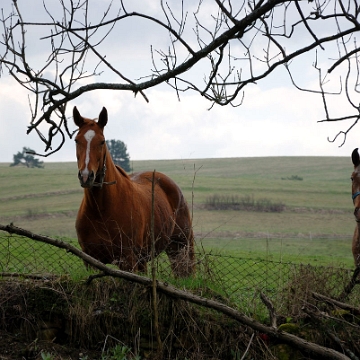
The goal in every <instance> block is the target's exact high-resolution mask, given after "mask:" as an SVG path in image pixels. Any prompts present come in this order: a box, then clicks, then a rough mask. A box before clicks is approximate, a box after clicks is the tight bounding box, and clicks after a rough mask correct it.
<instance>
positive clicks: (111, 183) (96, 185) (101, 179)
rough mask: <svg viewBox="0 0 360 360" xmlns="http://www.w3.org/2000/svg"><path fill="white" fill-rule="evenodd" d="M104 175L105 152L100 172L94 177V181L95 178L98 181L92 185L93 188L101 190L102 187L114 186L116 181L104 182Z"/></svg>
mask: <svg viewBox="0 0 360 360" xmlns="http://www.w3.org/2000/svg"><path fill="white" fill-rule="evenodd" d="M105 174H106V152H105V155H104V161H103V167H102V169H101V171H100V172H98V173H97V174H96V176H95V180H96V178H97V177H99V179H100V181H98V182H95V181H94V183H93V186H95V187H99V188H100V189H101V188H102V186H103V185H114V184H116V180H114V181H104V179H105Z"/></svg>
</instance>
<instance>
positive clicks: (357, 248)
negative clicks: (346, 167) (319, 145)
mask: <svg viewBox="0 0 360 360" xmlns="http://www.w3.org/2000/svg"><path fill="white" fill-rule="evenodd" d="M351 159H352V162H353V164H354V171H353V173H352V175H351V181H352V199H353V202H354V207H355V210H354V216H355V221H356V227H355V231H354V237H353V241H352V253H353V256H354V261H355V266H356V267H358V266H360V238H359V236H360V196H359V195H360V166H359V165H360V156H359V151H358V148H356V149H355V150H354V151H353V152H352V154H351Z"/></svg>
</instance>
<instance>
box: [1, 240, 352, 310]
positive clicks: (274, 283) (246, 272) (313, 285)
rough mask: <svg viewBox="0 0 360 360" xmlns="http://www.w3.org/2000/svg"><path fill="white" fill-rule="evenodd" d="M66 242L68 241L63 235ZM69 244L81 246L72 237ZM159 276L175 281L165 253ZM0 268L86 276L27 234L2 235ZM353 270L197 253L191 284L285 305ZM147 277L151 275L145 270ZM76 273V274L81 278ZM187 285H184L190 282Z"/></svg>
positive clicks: (332, 288)
mask: <svg viewBox="0 0 360 360" xmlns="http://www.w3.org/2000/svg"><path fill="white" fill-rule="evenodd" d="M66 241H67V242H69V240H68V239H66ZM70 243H71V245H73V246H77V247H79V245H78V243H77V241H76V240H72V241H71V242H70ZM156 266H157V276H158V278H159V280H163V281H168V282H174V281H175V280H176V279H174V277H173V276H172V273H171V267H170V264H169V261H168V259H167V257H166V255H165V254H163V255H161V256H159V257H158V258H157V259H156ZM0 272H1V273H2V276H11V275H14V274H16V275H39V276H45V275H48V274H51V275H66V274H68V275H74V274H80V275H79V276H80V277H87V276H88V273H87V270H85V266H84V264H83V261H82V260H81V259H79V258H78V257H77V256H75V255H72V254H71V253H69V252H66V250H63V249H59V248H57V247H54V246H51V245H48V244H46V243H42V242H38V241H34V240H32V239H29V238H27V237H21V236H17V235H16V236H15V235H8V234H7V233H2V234H0ZM352 274H353V270H350V269H341V268H335V267H325V266H311V265H304V264H294V263H286V262H275V261H268V260H264V259H248V258H241V257H233V256H224V255H219V254H217V255H214V254H210V253H205V252H202V253H197V254H196V275H195V276H194V278H193V279H191V282H192V284H190V285H191V286H192V287H193V288H197V289H202V290H203V291H204V292H210V296H213V297H217V298H219V299H222V298H224V299H226V301H234V302H236V303H239V302H240V303H251V304H252V306H254V302H253V301H252V300H253V298H254V297H255V296H256V294H257V293H258V292H259V291H262V292H264V293H266V294H268V295H270V296H271V297H272V298H276V299H277V303H278V304H279V303H280V304H281V306H286V307H287V308H288V309H289V308H291V307H293V306H295V305H293V304H291V301H287V303H286V304H282V298H283V295H284V292H285V293H287V294H288V295H289V294H290V296H287V298H288V299H289V298H290V299H291V298H295V297H296V296H297V294H300V293H301V294H302V296H303V294H306V292H309V291H317V292H320V293H323V294H326V295H327V296H334V297H336V296H337V295H339V294H340V293H341V292H342V291H343V289H344V286H345V285H346V284H347V283H349V281H350V279H351V276H352ZM148 275H149V274H148ZM79 276H78V277H79ZM188 284H189V283H187V285H186V286H188Z"/></svg>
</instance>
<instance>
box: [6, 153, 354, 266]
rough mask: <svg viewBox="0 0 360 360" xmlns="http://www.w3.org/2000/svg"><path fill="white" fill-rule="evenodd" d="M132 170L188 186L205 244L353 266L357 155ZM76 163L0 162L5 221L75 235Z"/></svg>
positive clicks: (148, 165) (163, 164)
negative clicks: (222, 203) (247, 203)
mask: <svg viewBox="0 0 360 360" xmlns="http://www.w3.org/2000/svg"><path fill="white" fill-rule="evenodd" d="M132 168H133V171H142V170H154V169H156V170H157V171H162V172H164V173H166V174H168V175H169V176H170V177H172V178H173V179H174V180H175V181H177V182H178V184H179V185H180V186H181V188H182V189H183V191H184V193H185V196H186V198H187V200H188V203H189V205H190V206H191V208H192V211H193V224H194V230H195V233H196V238H197V242H198V244H199V246H202V247H204V248H205V249H207V250H208V251H213V252H221V253H223V254H227V255H236V256H246V257H266V258H269V259H272V260H276V261H300V262H311V263H320V264H325V263H326V264H328V263H332V264H339V265H345V266H348V267H350V266H352V258H351V236H352V233H353V229H354V226H355V223H354V220H353V216H352V202H351V196H350V195H351V194H350V191H351V184H350V174H351V171H352V165H351V160H350V159H349V158H343V157H263V158H228V159H194V160H159V161H133V162H132ZM76 174H77V169H76V164H75V163H46V164H45V168H44V169H27V168H22V167H15V168H14V167H9V164H6V163H2V164H0V181H1V187H0V222H1V223H2V224H5V223H9V222H13V223H14V224H15V225H17V226H20V227H24V228H26V229H28V230H31V231H34V232H37V233H41V234H46V235H50V236H57V237H68V238H75V237H76V235H75V230H74V223H75V217H76V212H77V209H78V207H79V204H80V201H81V198H82V189H81V188H80V186H79V184H78V180H77V175H76ZM214 195H221V196H222V195H226V196H230V197H231V196H237V197H239V198H242V197H250V198H252V199H254V200H255V201H256V200H261V199H266V200H268V201H270V202H274V203H282V204H284V205H285V209H284V211H282V212H276V213H275V212H258V211H244V210H221V211H219V210H208V209H206V207H205V205H206V203H207V200H208V199H209V198H211V197H212V196H214Z"/></svg>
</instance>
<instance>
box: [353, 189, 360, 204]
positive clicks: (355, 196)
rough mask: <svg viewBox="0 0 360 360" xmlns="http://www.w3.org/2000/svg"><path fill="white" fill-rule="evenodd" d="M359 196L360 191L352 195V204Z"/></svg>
mask: <svg viewBox="0 0 360 360" xmlns="http://www.w3.org/2000/svg"><path fill="white" fill-rule="evenodd" d="M359 195H360V191H357V192H356V193H355V194H353V195H352V199H353V202H354V201H355V199H356V198H357V197H358V196H359Z"/></svg>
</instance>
